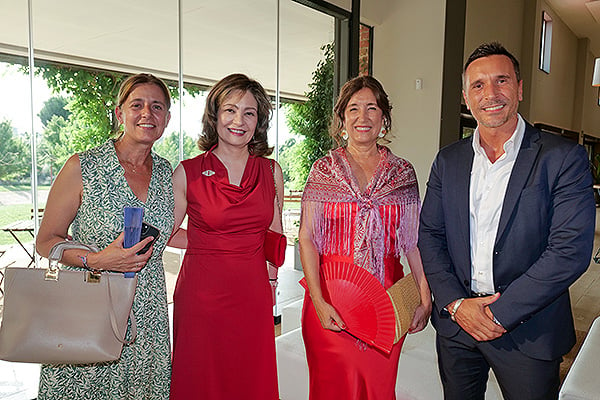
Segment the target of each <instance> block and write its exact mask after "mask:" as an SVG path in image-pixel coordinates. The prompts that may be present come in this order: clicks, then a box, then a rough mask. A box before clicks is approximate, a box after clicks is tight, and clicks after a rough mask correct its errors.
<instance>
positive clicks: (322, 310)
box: [312, 298, 346, 332]
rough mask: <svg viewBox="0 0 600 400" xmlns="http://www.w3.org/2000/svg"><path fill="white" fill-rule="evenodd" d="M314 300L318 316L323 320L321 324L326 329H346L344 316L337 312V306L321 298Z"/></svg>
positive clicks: (336, 330) (338, 330) (337, 330)
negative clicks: (334, 306)
mask: <svg viewBox="0 0 600 400" xmlns="http://www.w3.org/2000/svg"><path fill="white" fill-rule="evenodd" d="M312 300H313V304H314V306H315V310H316V311H317V316H318V317H319V320H320V321H321V326H322V327H323V328H324V329H329V330H332V331H335V332H340V331H341V330H342V329H346V324H345V323H344V321H343V320H342V317H340V315H339V314H338V313H337V311H336V310H335V308H333V306H332V305H331V304H329V303H328V302H326V301H325V299H323V298H321V299H319V300H315V299H312Z"/></svg>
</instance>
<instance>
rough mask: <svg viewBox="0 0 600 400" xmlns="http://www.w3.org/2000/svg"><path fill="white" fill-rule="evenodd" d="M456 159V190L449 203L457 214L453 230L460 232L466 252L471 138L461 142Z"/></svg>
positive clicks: (467, 248) (468, 247)
mask: <svg viewBox="0 0 600 400" xmlns="http://www.w3.org/2000/svg"><path fill="white" fill-rule="evenodd" d="M457 154H458V157H459V158H458V160H456V163H455V165H456V169H455V172H456V176H455V179H454V182H455V186H454V188H455V189H456V191H455V192H454V193H453V194H454V196H456V198H455V200H456V201H454V202H451V203H450V204H456V205H457V207H456V212H457V215H458V226H457V228H458V229H457V230H454V232H460V235H461V242H462V243H463V244H464V249H465V250H466V251H467V254H469V255H470V254H471V252H470V246H471V245H470V241H471V239H470V233H469V232H470V224H469V212H470V205H469V188H470V186H471V168H472V167H473V156H474V153H473V145H472V140H465V141H464V142H463V143H462V148H461V149H460V151H459V152H458V153H457Z"/></svg>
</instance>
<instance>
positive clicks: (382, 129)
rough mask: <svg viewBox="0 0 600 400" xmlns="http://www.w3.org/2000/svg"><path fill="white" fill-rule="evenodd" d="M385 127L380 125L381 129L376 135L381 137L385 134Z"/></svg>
mask: <svg viewBox="0 0 600 400" xmlns="http://www.w3.org/2000/svg"><path fill="white" fill-rule="evenodd" d="M385 133H386V132H385V129H384V128H383V127H381V130H380V131H379V134H378V135H377V136H378V137H380V138H382V137H384V136H385Z"/></svg>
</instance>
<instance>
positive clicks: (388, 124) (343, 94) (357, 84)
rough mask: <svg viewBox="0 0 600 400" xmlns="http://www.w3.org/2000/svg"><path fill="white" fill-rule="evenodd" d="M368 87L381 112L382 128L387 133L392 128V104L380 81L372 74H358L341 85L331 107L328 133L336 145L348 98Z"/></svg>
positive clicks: (341, 128) (340, 141)
mask: <svg viewBox="0 0 600 400" xmlns="http://www.w3.org/2000/svg"><path fill="white" fill-rule="evenodd" d="M364 88H369V89H371V91H372V92H373V95H374V96H375V99H376V100H377V106H378V107H379V108H380V109H381V111H382V113H383V120H384V122H383V128H384V129H385V130H386V131H387V132H388V133H389V132H390V130H391V129H392V105H391V104H390V100H389V98H388V95H387V93H386V92H385V90H383V86H382V85H381V83H380V82H379V81H378V80H377V79H375V78H373V77H372V76H359V77H356V78H354V79H351V80H349V81H348V82H346V83H345V84H344V86H342V90H340V95H339V96H338V98H337V101H336V102H335V106H334V107H333V120H332V121H331V127H330V129H329V135H330V136H331V137H332V138H333V140H335V141H336V143H337V144H338V145H342V144H343V142H342V140H341V136H340V133H341V132H342V130H343V129H344V112H345V111H346V107H347V106H348V103H349V102H350V99H351V98H352V96H354V94H355V93H356V92H358V91H359V90H361V89H364Z"/></svg>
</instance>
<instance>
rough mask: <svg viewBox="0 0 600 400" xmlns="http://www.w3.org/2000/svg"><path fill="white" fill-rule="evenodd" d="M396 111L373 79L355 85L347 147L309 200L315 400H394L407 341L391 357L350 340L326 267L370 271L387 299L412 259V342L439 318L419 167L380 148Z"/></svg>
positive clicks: (343, 113) (306, 226) (304, 230)
mask: <svg viewBox="0 0 600 400" xmlns="http://www.w3.org/2000/svg"><path fill="white" fill-rule="evenodd" d="M390 111H391V106H390V104H389V101H388V98H387V94H386V93H385V91H384V90H383V87H382V86H381V84H380V83H379V82H378V81H377V80H376V79H375V78H372V77H368V76H366V77H359V78H355V79H353V80H351V81H349V82H347V83H346V84H345V85H344V87H343V88H342V90H341V93H340V96H339V98H338V100H337V103H336V105H335V108H334V122H333V124H332V132H331V134H332V136H333V137H334V139H336V141H337V142H338V143H341V144H342V146H340V147H338V148H337V149H335V150H331V151H330V152H329V154H328V155H327V156H325V157H323V158H321V159H319V160H317V162H315V164H314V165H313V167H312V169H311V172H310V174H309V177H308V181H307V184H306V187H305V189H304V194H303V197H302V221H301V225H300V235H299V236H300V254H301V258H302V267H303V269H304V274H305V277H306V283H307V285H308V292H307V293H306V295H305V297H304V307H303V311H302V334H303V338H304V344H305V346H306V356H307V361H308V368H309V375H310V399H311V400H326V399H327V400H329V399H344V400H367V399H368V400H392V399H395V386H396V375H397V371H398V360H399V357H400V350H401V348H402V343H403V342H404V338H402V339H401V340H400V341H399V342H398V343H397V344H396V345H394V347H393V348H392V351H391V353H390V354H386V353H385V352H382V351H381V350H378V349H376V348H374V347H371V346H369V345H367V344H366V343H364V342H362V341H360V340H357V339H356V338H355V337H353V336H351V335H350V334H348V333H347V332H346V331H344V330H343V328H344V327H345V325H344V321H343V320H342V319H341V318H340V316H339V314H338V312H337V311H336V309H335V304H329V303H327V301H326V300H325V299H324V297H323V293H322V291H321V276H320V272H319V269H320V265H322V264H324V263H326V262H330V261H338V262H340V261H341V262H347V263H350V264H355V265H357V266H359V267H362V268H365V269H366V270H367V271H369V272H370V273H371V274H373V275H374V276H375V277H376V278H377V279H378V280H379V282H380V283H381V284H382V285H383V286H384V287H385V288H386V289H387V288H389V287H390V286H392V285H393V284H394V283H395V282H396V281H397V280H398V279H400V278H402V276H403V268H402V265H401V264H400V257H401V256H402V255H404V256H406V259H407V261H408V264H409V266H410V269H411V271H412V273H413V276H414V278H415V281H416V283H417V287H418V288H419V291H420V294H421V304H420V305H419V306H418V307H417V310H416V312H415V316H414V319H413V321H412V324H411V326H410V330H409V332H412V333H414V332H418V331H420V330H422V329H423V328H424V327H425V325H426V324H427V320H428V319H429V315H430V314H431V294H430V292H429V286H428V284H427V280H426V278H425V275H424V273H423V265H422V263H421V257H420V255H419V250H418V249H417V227H418V219H419V208H420V200H419V191H418V187H417V179H416V175H415V172H414V169H413V167H412V165H411V164H410V163H409V162H408V161H406V160H404V159H401V158H399V157H396V156H395V155H394V154H392V153H391V151H390V150H389V149H388V148H387V147H385V146H381V145H378V144H377V141H378V139H384V138H385V135H386V134H387V133H388V132H389V130H390V127H391V113H390Z"/></svg>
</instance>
